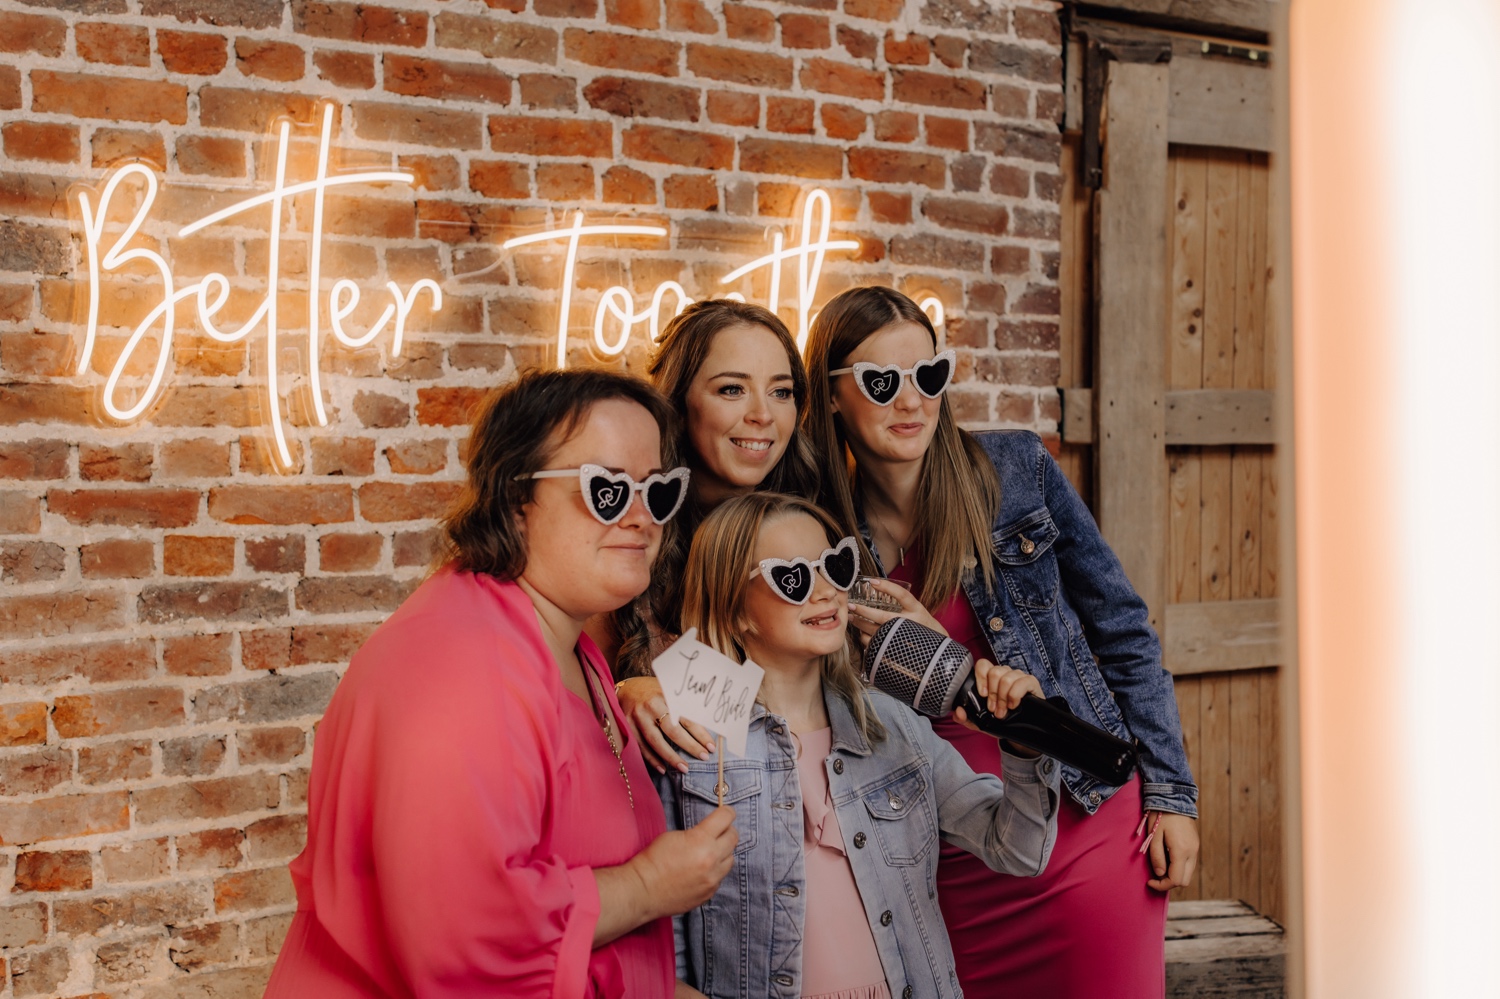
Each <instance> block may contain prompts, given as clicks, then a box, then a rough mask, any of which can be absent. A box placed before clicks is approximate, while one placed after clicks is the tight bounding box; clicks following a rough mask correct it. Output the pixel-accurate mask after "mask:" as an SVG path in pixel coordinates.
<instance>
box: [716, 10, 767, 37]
mask: <svg viewBox="0 0 1500 999" xmlns="http://www.w3.org/2000/svg"><path fill="white" fill-rule="evenodd" d="M724 29H725V32H726V33H727V34H728V36H729V37H730V38H732V39H734V40H735V41H744V42H774V41H775V40H776V17H775V15H773V14H772V13H771V12H770V11H768V10H765V9H763V8H761V7H751V6H750V5H748V4H743V3H726V4H724Z"/></svg>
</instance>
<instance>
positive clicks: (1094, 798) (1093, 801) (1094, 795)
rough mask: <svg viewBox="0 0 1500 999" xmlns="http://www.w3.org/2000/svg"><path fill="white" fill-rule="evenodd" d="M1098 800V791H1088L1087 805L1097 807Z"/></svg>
mask: <svg viewBox="0 0 1500 999" xmlns="http://www.w3.org/2000/svg"><path fill="white" fill-rule="evenodd" d="M1099 800H1100V799H1099V792H1098V791H1090V792H1089V804H1090V805H1097V804H1099Z"/></svg>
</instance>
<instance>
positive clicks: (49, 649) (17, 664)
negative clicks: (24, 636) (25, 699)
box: [0, 640, 156, 684]
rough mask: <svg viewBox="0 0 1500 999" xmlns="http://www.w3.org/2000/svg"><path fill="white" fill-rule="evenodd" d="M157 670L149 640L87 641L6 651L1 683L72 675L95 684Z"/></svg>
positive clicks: (48, 680) (1, 660)
mask: <svg viewBox="0 0 1500 999" xmlns="http://www.w3.org/2000/svg"><path fill="white" fill-rule="evenodd" d="M155 667H156V653H155V650H154V649H153V648H152V645H151V642H149V641H146V640H130V641H114V642H87V643H81V644H71V645H60V644H57V643H55V642H54V643H48V644H47V646H46V647H44V648H40V649H33V650H27V651H23V650H20V649H16V650H12V651H8V652H6V654H5V656H4V657H3V658H0V680H4V681H5V682H7V683H22V684H28V683H31V684H34V683H52V682H55V681H57V680H62V679H65V678H67V677H70V676H75V675H77V676H83V677H87V678H88V679H89V680H90V681H92V682H95V683H112V682H117V681H120V680H139V679H142V678H143V677H146V676H148V675H150V673H151V672H152V670H154V669H155Z"/></svg>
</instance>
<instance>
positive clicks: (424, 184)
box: [400, 155, 459, 191]
mask: <svg viewBox="0 0 1500 999" xmlns="http://www.w3.org/2000/svg"><path fill="white" fill-rule="evenodd" d="M400 165H401V169H402V170H406V171H409V172H410V173H411V174H412V177H413V181H412V186H413V187H416V188H420V189H421V190H424V191H451V190H453V189H454V188H456V187H458V186H459V166H458V160H457V159H456V158H454V157H452V156H422V155H416V156H403V157H401V164H400Z"/></svg>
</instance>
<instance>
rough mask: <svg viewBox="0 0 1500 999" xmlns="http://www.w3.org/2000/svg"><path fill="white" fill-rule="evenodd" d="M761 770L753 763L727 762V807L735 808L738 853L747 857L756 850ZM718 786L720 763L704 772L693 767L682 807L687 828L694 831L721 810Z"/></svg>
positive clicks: (684, 780) (686, 777)
mask: <svg viewBox="0 0 1500 999" xmlns="http://www.w3.org/2000/svg"><path fill="white" fill-rule="evenodd" d="M760 781H761V766H760V764H759V763H757V762H755V761H753V760H734V761H730V760H725V761H724V783H725V784H727V785H729V790H727V791H726V792H724V804H726V805H730V806H733V807H734V827H735V829H736V830H737V831H738V832H739V834H740V841H739V844H738V845H737V846H735V848H734V852H735V853H745V852H747V851H749V850H750V849H751V848H753V847H754V846H755V834H756V828H755V827H756V821H755V816H756V813H757V812H759V811H760V809H759V808H757V807H756V802H755V801H754V799H755V797H756V796H757V795H759V794H760ZM718 783H719V768H718V765H717V763H716V764H714V765H712V766H704V767H703V768H702V769H699V768H698V767H692V768H691V769H690V770H688V772H687V773H686V774H684V775H683V777H682V790H683V795H682V807H683V812H684V813H685V814H684V816H683V818H684V826H685V828H689V829H690V828H692V827H693V826H695V825H697V824H698V823H699V822H702V821H703V820H704V819H705V818H707V817H708V814H709V813H710V812H712V811H713V810H714V809H715V808H718V807H719V793H718V791H717V790H716V789H715V785H717V784H718Z"/></svg>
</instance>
